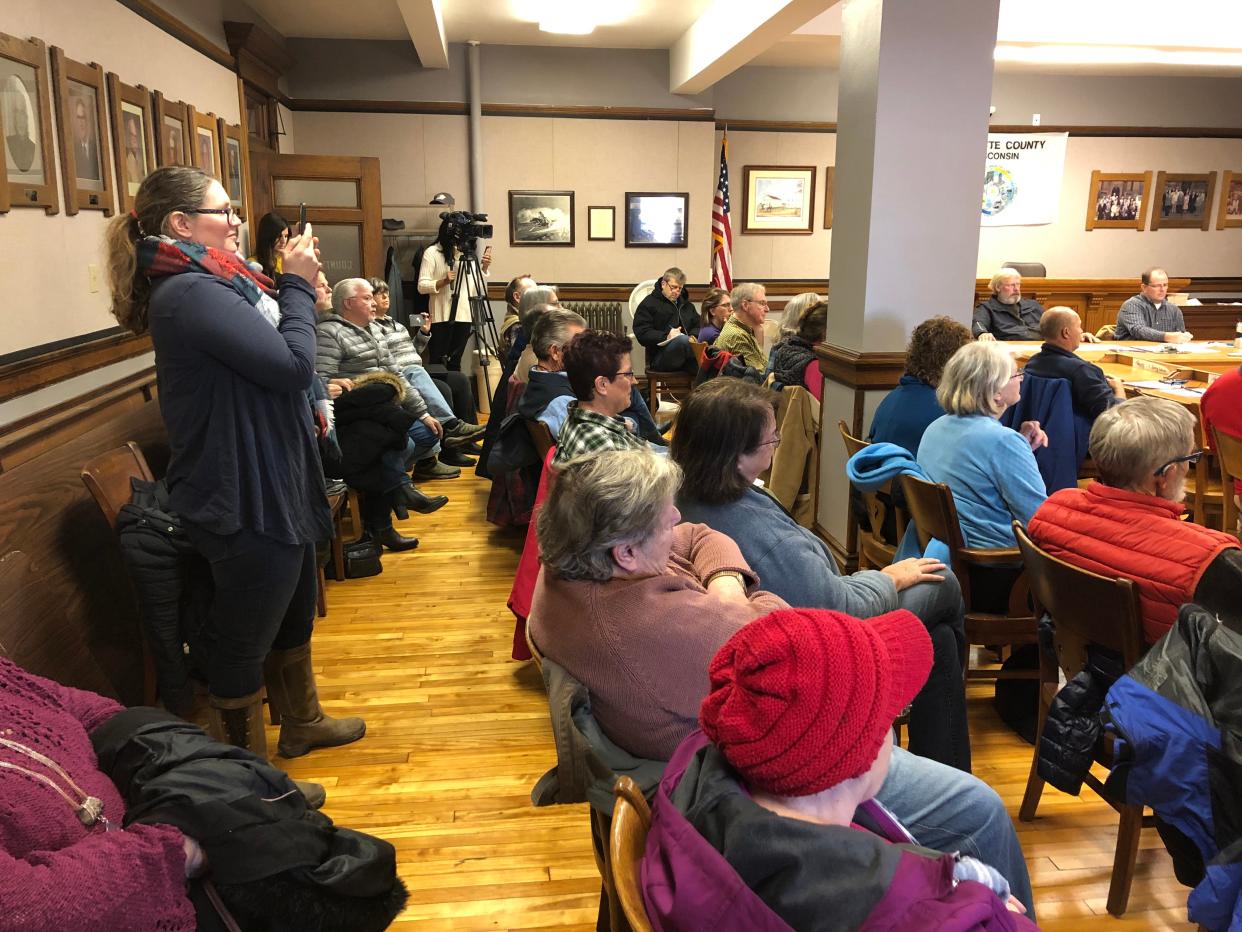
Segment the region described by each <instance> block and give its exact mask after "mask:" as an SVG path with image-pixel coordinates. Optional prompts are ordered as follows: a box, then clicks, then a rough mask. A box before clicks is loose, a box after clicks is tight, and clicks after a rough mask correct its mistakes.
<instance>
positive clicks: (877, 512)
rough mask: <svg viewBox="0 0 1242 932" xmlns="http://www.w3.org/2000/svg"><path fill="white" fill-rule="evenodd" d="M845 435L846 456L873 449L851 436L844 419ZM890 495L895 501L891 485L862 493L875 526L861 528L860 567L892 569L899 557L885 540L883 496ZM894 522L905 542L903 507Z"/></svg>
mask: <svg viewBox="0 0 1242 932" xmlns="http://www.w3.org/2000/svg"><path fill="white" fill-rule="evenodd" d="M837 429H838V430H839V431H840V432H841V442H842V443H844V444H845V455H846V457H847V458H848V457H852V456H853V455H854V454H855V453H857V452H858V451H859V450H861V449H863V448H864V447H867V446H870V444H869V443H868V442H867V441H866V440H860V439H858V438H857V437H855V436H854V435H853V434H851V433H850V430H849V427H847V426H846V423H845V421H844V420H841V421H838V422H837ZM881 492H883V493H886V494H887V495H888V496H889V500H890V501H891V500H892V494H893V484H892V482H887V483H885V484H884V485H883V486H881V487H880V488H878V489H876V490H875V491H873V492H863V491H861V490H860V491H859V494H860V495H862V498H863V502H864V503H865V504H866V506H867V517H868V519H869V520H870V523H871V527H870V528H869V529H867V530H864V529H862V528H859V535H858V568H859V569H874V570H881V569H884V567H886V566H888V565H889V564H890V563H892V562H893V560H894V559H895V558H896V555H897V548H896V547H895V546H894V545H893V544H890V543H889V542H888V541H886V540H885V539H884V522H885V521H886V520H887V519H888V507H887V506H886V505H885V504H884V502H883V500H882V499H881V498H880V494H879V493H881ZM893 518H894V523H895V525H896V529H897V540H898V542H900V541H901V538H902V536H903V535H904V534H905V532H906V520H905V515H904V514H903V513H902V510H901V509H900V508H894V510H893Z"/></svg>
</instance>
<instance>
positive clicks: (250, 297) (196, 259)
mask: <svg viewBox="0 0 1242 932" xmlns="http://www.w3.org/2000/svg"><path fill="white" fill-rule="evenodd" d="M137 251H138V268H139V270H140V271H141V272H142V274H143V275H145V276H147V278H150V279H156V278H163V277H164V276H166V275H179V274H181V273H182V272H206V273H207V274H208V275H215V276H216V277H217V278H222V279H224V280H225V281H226V282H228V283H229V284H230V285H232V286H233V288H234V289H235V290H236V291H237V293H238V294H240V295H241V296H242V297H243V298H245V299H246V300H247V301H249V302H250V303H251V304H252V305H254V306H255V307H256V308H257V309H258V310H259V312H260V313H261V314H262V315H263V316H264V317H265V318H267V319H268V321H269V323H271V324H272V325H273V326H275V325H276V324H277V323H279V322H280V313H279V306H278V305H276V302H275V301H274V300H273V299H274V298H275V296H276V287H275V283H274V282H273V281H272V280H271V279H270V278H268V277H267V276H266V275H264V274H263V273H262V272H256V271H254V270H253V269H251V268H250V266H249V265H247V264H246V263H245V262H244V261H243V260H242V259H240V258H239V257H237V256H235V255H234V254H233V253H230V252H225V251H224V250H222V249H215V248H213V247H211V246H204V245H202V244H201V243H191V242H185V241H183V240H176V239H173V238H172V237H169V236H144V237H143V238H142V239H140V240H138V244H137ZM273 310H275V312H276V313H275V319H273V318H272V312H273Z"/></svg>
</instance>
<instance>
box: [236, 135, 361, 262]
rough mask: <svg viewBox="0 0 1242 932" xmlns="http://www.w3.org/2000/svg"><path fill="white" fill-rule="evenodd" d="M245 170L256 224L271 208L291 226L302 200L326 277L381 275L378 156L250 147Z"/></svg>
mask: <svg viewBox="0 0 1242 932" xmlns="http://www.w3.org/2000/svg"><path fill="white" fill-rule="evenodd" d="M250 171H251V196H252V198H253V201H254V203H253V205H252V210H253V217H254V218H255V219H256V224H255V226H256V227H257V218H259V217H262V216H263V215H264V214H265V213H267V212H268V211H271V210H274V211H276V212H277V213H278V214H280V215H281V216H282V217H284V218H285V220H287V221H288V222H289V224H290V225H296V223H297V220H298V211H299V205H300V204H301V203H303V202H305V203H306V219H307V220H309V221H310V223H311V225H312V226H313V227H314V230H315V235H316V236H317V237H319V250H320V258H321V260H322V262H323V270H324V274H325V275H327V276H328V281H329V282H332V283H336V282H338V281H340V280H341V279H343V278H372V277H380V276H382V275H383V274H384V243H383V233H382V229H381V223H380V212H381V211H380V163H379V159H377V158H370V157H366V156H345V155H280V154H279V153H275V152H271V151H270V150H265V149H263V148H262V147H260V146H254V147H252V148H251V158H250ZM252 229H254V228H252Z"/></svg>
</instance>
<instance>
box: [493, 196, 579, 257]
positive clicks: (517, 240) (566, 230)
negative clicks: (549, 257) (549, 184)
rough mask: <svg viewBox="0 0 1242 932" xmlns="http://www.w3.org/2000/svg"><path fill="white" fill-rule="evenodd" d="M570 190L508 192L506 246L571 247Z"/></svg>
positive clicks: (571, 213) (571, 217)
mask: <svg viewBox="0 0 1242 932" xmlns="http://www.w3.org/2000/svg"><path fill="white" fill-rule="evenodd" d="M573 244H574V192H573V191H510V192H509V245H510V246H572V245H573Z"/></svg>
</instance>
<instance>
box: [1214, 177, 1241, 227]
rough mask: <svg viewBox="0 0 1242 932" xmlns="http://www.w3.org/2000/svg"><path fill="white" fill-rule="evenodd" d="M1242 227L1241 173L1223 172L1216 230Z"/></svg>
mask: <svg viewBox="0 0 1242 932" xmlns="http://www.w3.org/2000/svg"><path fill="white" fill-rule="evenodd" d="M1229 227H1242V171H1236V172H1225V173H1224V174H1222V175H1221V179H1220V209H1219V210H1218V211H1217V213H1216V229H1218V230H1224V229H1227V228H1229Z"/></svg>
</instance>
